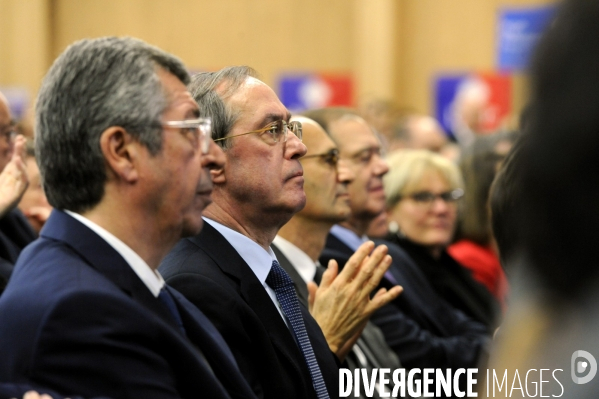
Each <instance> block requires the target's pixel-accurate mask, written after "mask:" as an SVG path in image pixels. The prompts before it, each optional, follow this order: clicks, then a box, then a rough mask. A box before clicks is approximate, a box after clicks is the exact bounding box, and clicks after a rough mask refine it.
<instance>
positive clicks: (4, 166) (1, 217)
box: [0, 93, 36, 294]
mask: <svg viewBox="0 0 599 399" xmlns="http://www.w3.org/2000/svg"><path fill="white" fill-rule="evenodd" d="M24 153H25V138H24V137H23V136H21V135H17V133H16V131H15V126H14V122H13V120H12V116H11V112H10V108H9V107H8V102H7V100H6V97H4V95H3V94H2V93H0V294H1V293H2V291H3V290H4V287H5V286H6V283H7V281H8V279H9V278H10V275H11V274H12V269H13V267H14V264H15V262H16V261H17V257H18V256H19V254H20V253H21V250H22V249H23V248H25V246H26V245H27V244H29V243H30V242H31V241H33V240H35V237H36V234H35V232H34V231H33V229H32V228H31V226H30V225H29V223H28V222H27V219H26V218H25V216H24V215H23V214H22V213H21V211H20V210H19V209H17V208H16V206H17V204H18V203H19V201H20V200H21V198H22V197H23V194H24V193H25V190H26V189H27V185H28V182H29V180H28V176H27V170H26V167H25V159H24Z"/></svg>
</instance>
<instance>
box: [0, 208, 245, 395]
mask: <svg viewBox="0 0 599 399" xmlns="http://www.w3.org/2000/svg"><path fill="white" fill-rule="evenodd" d="M167 289H169V291H170V293H171V294H172V296H173V297H174V300H175V303H176V305H177V308H178V310H179V312H180V314H181V318H182V320H183V323H184V326H185V329H186V333H187V337H186V336H185V335H183V334H182V333H181V332H180V330H179V329H178V327H177V325H176V322H175V319H174V318H173V316H172V314H171V313H170V312H169V311H168V309H167V307H166V306H165V305H164V304H163V303H162V302H161V301H160V300H159V299H158V298H156V297H154V296H153V295H152V293H151V292H150V290H149V289H148V288H147V287H146V286H145V285H144V283H143V282H142V281H141V280H140V279H139V277H137V275H136V274H135V273H134V272H133V270H132V269H131V267H130V266H129V265H128V264H127V263H126V262H125V260H124V259H123V258H122V257H121V256H120V255H119V254H118V253H117V252H116V251H115V250H114V249H113V248H112V247H111V246H110V245H109V244H108V243H107V242H106V241H104V240H103V239H102V238H100V237H99V236H98V235H97V234H96V233H94V232H93V231H92V230H90V229H89V228H88V227H86V226H85V225H83V224H82V223H80V222H79V221H77V220H76V219H74V218H72V217H71V216H69V215H67V214H66V213H64V212H61V211H56V210H55V211H53V213H52V215H51V217H50V219H49V220H48V222H47V223H46V225H45V227H44V229H43V230H42V232H41V238H40V239H38V240H37V241H35V242H34V243H33V244H31V245H30V246H29V247H27V248H26V249H25V250H24V251H23V253H22V254H21V256H20V258H19V260H18V262H17V264H16V266H15V270H14V272H13V275H12V277H11V281H10V282H9V284H8V286H7V288H6V291H5V292H4V294H3V295H2V297H0V353H1V354H2V356H0V382H5V383H6V382H9V383H14V384H23V385H30V386H32V387H43V388H48V389H52V390H54V391H56V392H59V393H60V394H62V395H65V396H67V395H69V396H70V395H74V396H83V397H94V396H107V397H113V398H182V397H184V398H198V397H204V398H228V397H236V398H254V397H255V396H254V395H253V393H252V392H251V390H250V388H249V386H248V385H247V384H246V382H245V380H244V379H243V377H242V375H241V373H240V372H239V369H238V367H237V365H236V364H235V360H234V358H233V356H232V354H231V352H230V350H229V349H228V348H227V346H226V344H225V343H224V341H223V339H222V337H221V335H220V334H219V333H218V331H217V330H216V329H215V328H214V326H213V325H212V324H211V323H210V321H208V319H207V318H206V317H205V316H204V315H203V314H202V313H201V312H200V311H199V310H198V309H197V308H196V307H195V306H193V305H192V304H191V303H189V302H188V301H187V300H186V299H185V298H184V297H183V296H182V295H181V294H179V293H178V292H177V291H175V290H174V289H172V288H168V287H167ZM198 348H199V350H198ZM202 353H203V355H202ZM206 360H207V361H208V363H209V364H210V367H209V366H208V364H207V363H206ZM210 369H212V371H211V370H210ZM215 376H216V377H215ZM217 378H218V379H219V380H220V382H219V381H218V380H217ZM223 386H224V388H223ZM225 388H226V389H225ZM42 390H43V389H42ZM227 391H228V393H227Z"/></svg>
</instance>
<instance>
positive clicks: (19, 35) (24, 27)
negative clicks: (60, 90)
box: [0, 0, 51, 94]
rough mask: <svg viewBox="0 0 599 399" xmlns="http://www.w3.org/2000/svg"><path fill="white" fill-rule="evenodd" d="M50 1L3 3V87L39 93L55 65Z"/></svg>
mask: <svg viewBox="0 0 599 399" xmlns="http://www.w3.org/2000/svg"><path fill="white" fill-rule="evenodd" d="M49 4H50V1H48V0H0V17H1V19H2V22H0V85H1V86H20V87H25V88H27V89H28V90H29V91H30V92H31V94H33V93H35V91H36V90H37V89H38V87H39V84H40V82H41V80H42V78H43V77H44V75H45V73H46V70H47V69H48V66H49V65H50V62H51V56H50V52H49V45H50V36H51V35H50V20H51V18H50V7H49Z"/></svg>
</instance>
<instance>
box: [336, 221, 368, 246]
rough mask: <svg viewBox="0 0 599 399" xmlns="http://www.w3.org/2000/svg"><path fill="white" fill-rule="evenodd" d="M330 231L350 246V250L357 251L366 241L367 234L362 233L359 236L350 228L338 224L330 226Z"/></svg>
mask: <svg viewBox="0 0 599 399" xmlns="http://www.w3.org/2000/svg"><path fill="white" fill-rule="evenodd" d="M330 233H331V234H332V235H334V236H335V237H337V238H338V239H339V240H341V242H343V243H344V244H345V245H347V246H348V247H350V248H351V250H352V251H357V250H358V248H359V247H360V245H362V244H363V243H365V242H366V241H368V237H367V236H365V235H363V236H362V237H360V236H358V235H357V234H356V233H354V232H353V231H351V230H350V229H348V228H346V227H343V226H340V225H338V224H336V225H334V226H333V227H331V231H330Z"/></svg>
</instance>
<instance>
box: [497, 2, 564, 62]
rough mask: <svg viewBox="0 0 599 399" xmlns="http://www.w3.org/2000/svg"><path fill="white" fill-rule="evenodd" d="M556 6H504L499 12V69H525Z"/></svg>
mask: <svg viewBox="0 0 599 399" xmlns="http://www.w3.org/2000/svg"><path fill="white" fill-rule="evenodd" d="M555 9H556V7H555V6H553V5H552V6H544V7H538V8H526V9H503V10H501V11H500V13H499V23H498V27H499V32H498V36H499V37H498V48H497V68H498V69H499V70H501V71H504V72H512V71H524V70H526V69H527V67H528V62H529V59H530V56H531V55H532V53H533V51H534V48H535V45H536V44H537V42H538V40H539V38H540V37H541V35H542V33H543V32H544V30H545V28H546V27H547V25H548V23H549V22H550V21H551V19H552V17H553V15H554V13H555Z"/></svg>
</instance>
